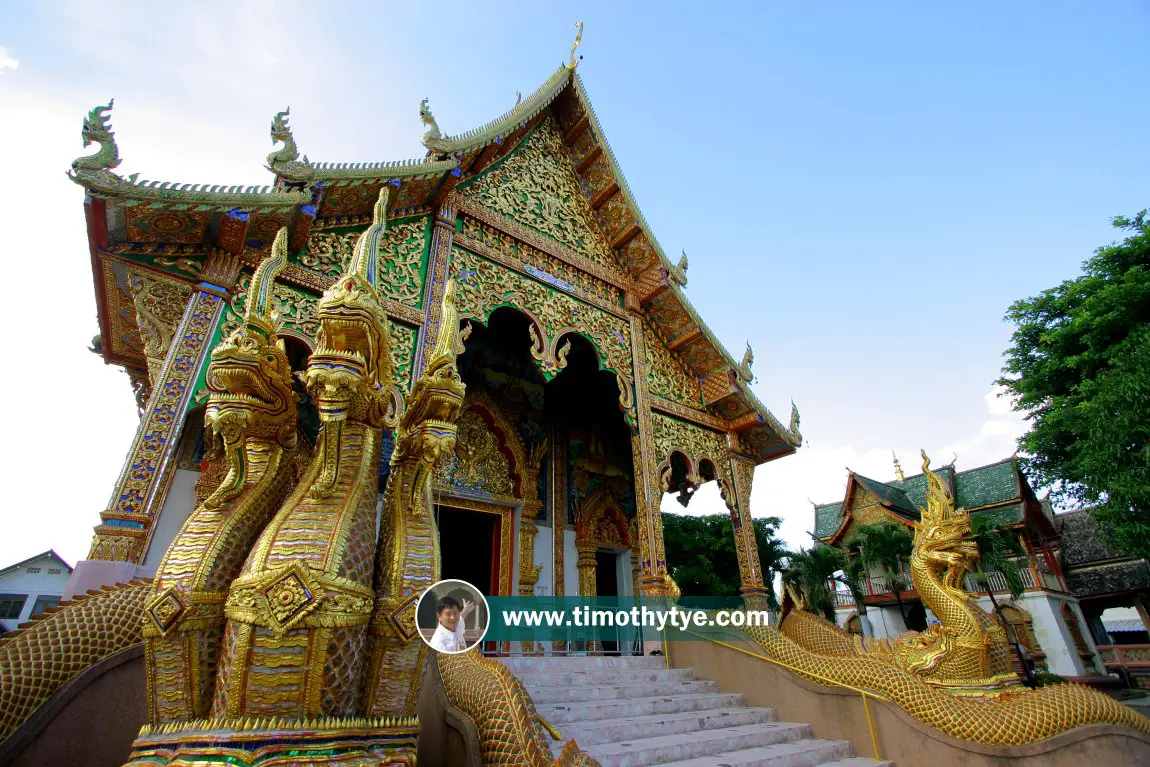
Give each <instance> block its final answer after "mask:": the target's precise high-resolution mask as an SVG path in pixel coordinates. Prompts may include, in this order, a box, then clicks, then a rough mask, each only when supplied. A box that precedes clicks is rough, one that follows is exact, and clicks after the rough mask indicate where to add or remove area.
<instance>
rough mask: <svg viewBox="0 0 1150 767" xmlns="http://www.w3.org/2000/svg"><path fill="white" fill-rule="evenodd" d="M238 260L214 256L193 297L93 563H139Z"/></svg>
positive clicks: (104, 515) (100, 530) (100, 531)
mask: <svg viewBox="0 0 1150 767" xmlns="http://www.w3.org/2000/svg"><path fill="white" fill-rule="evenodd" d="M239 267H240V262H239V258H238V257H236V256H234V255H232V254H229V253H226V252H224V251H213V252H212V253H211V254H210V255H209V256H208V259H207V262H206V263H205V265H204V269H203V272H202V273H201V275H200V277H201V279H202V281H201V282H200V283H199V285H197V286H196V289H195V290H194V291H192V294H191V296H190V297H189V299H188V303H187V306H186V307H185V308H184V314H183V316H182V317H181V318H180V324H179V326H178V327H177V328H176V331H175V333H174V334H173V338H172V343H171V345H170V346H169V348H168V352H167V354H166V355H165V357H164V362H163V365H162V366H161V367H160V369H159V372H158V375H157V377H156V379H155V380H154V381H153V382H152V383H153V385H152V394H151V396H150V397H149V399H148V403H147V406H146V407H145V409H144V415H143V418H141V420H140V426H139V428H137V430H136V438H135V440H134V441H133V442H132V447H131V450H130V451H129V452H128V458H127V461H126V462H125V463H124V468H123V469H122V470H121V472H120V478H119V480H117V482H116V489H115V491H114V492H113V493H112V498H111V500H110V501H109V503H108V508H107V509H105V510H104V511H102V512H101V513H100V519H101V523H100V524H99V525H97V526H96V536H95V538H94V539H93V541H92V549H91V551H90V552H89V553H88V559H104V560H116V561H124V562H133V563H139V562H140V561H141V560H142V559H143V555H144V551H145V549H146V547H147V541H148V537H149V536H150V534H151V530H152V524H153V522H154V521H155V517H156V516H157V515H158V514H159V512H160V507H161V506H162V505H163V496H164V489H165V488H166V487H167V486H168V481H169V480H170V478H171V474H172V471H173V469H174V468H175V460H174V459H175V452H176V447H177V445H178V443H179V440H180V433H181V431H182V429H183V425H184V414H185V413H186V412H187V409H188V404H189V401H190V400H191V397H192V394H193V389H194V388H195V383H196V380H197V379H198V378H199V376H200V372H201V370H202V369H203V367H204V365H205V364H206V362H207V358H208V352H209V351H210V342H211V338H212V334H213V333H214V332H215V329H216V327H217V326H218V325H219V321H220V315H221V314H222V313H223V310H224V305H225V304H226V303H227V300H226V299H227V297H228V291H229V290H230V289H231V288H232V286H233V285H234V284H235V280H236V278H237V277H238V276H239Z"/></svg>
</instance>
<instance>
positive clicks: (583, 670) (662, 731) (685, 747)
mask: <svg viewBox="0 0 1150 767" xmlns="http://www.w3.org/2000/svg"><path fill="white" fill-rule="evenodd" d="M502 662H503V663H504V664H505V665H506V666H507V667H508V668H509V669H510V670H511V671H512V672H513V673H514V674H515V675H516V676H517V677H519V679H520V680H521V681H522V682H523V685H524V686H525V687H526V688H527V691H528V692H529V693H531V698H532V699H533V700H534V701H535V708H536V709H537V710H538V711H539V714H540V716H542V717H543V718H544V719H546V720H547V721H548V722H550V723H551V724H552V725H554V726H555V728H556V729H558V730H559V731H560V733H562V735H563V740H562V741H560V742H558V743H554V744H552V748H553V750H554V751H555V753H556V754H558V752H559V749H560V748H562V746H563V744H564V743H566V742H567V741H568V740H571V739H574V740H575V742H576V743H578V744H579V747H580V748H582V749H583V750H584V751H586V752H587V753H588V754H590V755H591V756H593V757H594V758H595V759H598V760H599V762H601V763H602V764H603V767H643V765H662V766H663V767H814V766H815V765H824V767H878V765H883V766H885V767H893V765H892V763H891V762H875V761H874V760H873V759H864V758H858V757H854V756H852V754H853V750H852V748H851V744H850V743H849V742H847V741H835V740H820V739H818V738H815V737H814V735H813V733H812V731H811V726H810V725H809V724H796V723H794V722H780V721H778V718H777V717H776V715H775V710H774V709H773V708H749V707H747V706H744V705H743V696H742V695H741V694H731V693H721V692H719V686H718V684H717V683H716V682H709V681H704V680H700V679H695V675H694V673H693V672H692V670H691V669H668V668H664V665H663V658H661V657H658V656H648V657H612V656H596V657H580V656H570V657H543V658H539V657H532V658H503V659H502Z"/></svg>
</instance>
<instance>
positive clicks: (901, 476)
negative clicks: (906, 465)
mask: <svg viewBox="0 0 1150 767" xmlns="http://www.w3.org/2000/svg"><path fill="white" fill-rule="evenodd" d="M890 457H891V458H893V459H894V475H895V477H897V478H898V481H899V482H902V481H903V480H905V479H906V475H904V474H903V473H902V464H900V463H899V462H898V456H897V455H895V454H894V451H893V450H891V451H890Z"/></svg>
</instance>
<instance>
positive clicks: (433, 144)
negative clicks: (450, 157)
mask: <svg viewBox="0 0 1150 767" xmlns="http://www.w3.org/2000/svg"><path fill="white" fill-rule="evenodd" d="M427 101H428V100H427V99H424V100H423V101H421V102H419V119H420V120H421V121H422V122H423V124H424V125H426V126H427V130H425V131H424V132H423V145H424V146H425V147H427V149H428V151H430V152H435V153H436V154H437V155H439V156H443V155H446V154H448V153H449V152H450V151H451V149H450V147H449V146H448V145H447V142H445V141H444V140H443V133H442V131H440V130H439V124H438V123H436V122H435V115H433V114H431V107H430V106H429V105H428V103H427Z"/></svg>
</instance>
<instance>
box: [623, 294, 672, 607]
mask: <svg viewBox="0 0 1150 767" xmlns="http://www.w3.org/2000/svg"><path fill="white" fill-rule="evenodd" d="M645 350H646V339H645V338H644V333H643V323H642V321H641V320H640V318H639V315H638V314H635V313H632V314H631V361H632V365H633V368H634V381H635V422H636V426H637V427H638V433H636V434H633V435H632V436H631V455H632V459H633V465H634V472H635V516H636V518H637V519H638V525H637V529H638V535H637V536H636V538H638V549H637V551H638V554H639V560H640V563H639V564H640V568H641V569H642V576H641V577H640V584H639V586H640V591H641V594H642V595H643V596H664V595H666V594H668V593H669V591H670V579H669V578H668V576H667V559H666V555H665V554H664V553H663V518H662V516H661V515H660V512H659V502H660V500H661V499H662V491H661V489H660V487H659V480H658V477H657V476H656V472H657V467H658V461H657V460H656V457H655V454H654V446H653V444H652V442H651V407H650V403H649V402H648V401H647V364H646V352H645Z"/></svg>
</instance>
